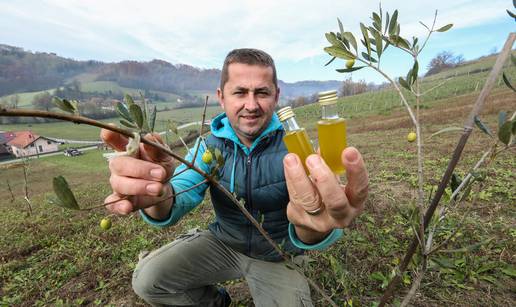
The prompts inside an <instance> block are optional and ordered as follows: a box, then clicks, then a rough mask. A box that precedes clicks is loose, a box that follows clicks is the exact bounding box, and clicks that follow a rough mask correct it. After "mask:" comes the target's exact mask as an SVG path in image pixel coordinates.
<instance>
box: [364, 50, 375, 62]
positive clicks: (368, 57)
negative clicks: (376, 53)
mask: <svg viewBox="0 0 516 307" xmlns="http://www.w3.org/2000/svg"><path fill="white" fill-rule="evenodd" d="M362 57H364V59H366V60H367V61H369V62H373V63H377V62H378V61H377V60H376V59H375V58H373V57H372V56H369V55H368V54H367V53H365V52H362Z"/></svg>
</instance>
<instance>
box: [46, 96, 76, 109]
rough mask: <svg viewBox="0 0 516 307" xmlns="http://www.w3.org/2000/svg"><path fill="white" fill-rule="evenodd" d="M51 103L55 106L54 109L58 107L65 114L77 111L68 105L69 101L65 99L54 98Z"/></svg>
mask: <svg viewBox="0 0 516 307" xmlns="http://www.w3.org/2000/svg"><path fill="white" fill-rule="evenodd" d="M52 102H53V103H54V105H56V107H58V108H59V109H61V110H63V111H65V112H68V113H76V111H77V108H76V107H74V105H72V104H71V103H70V101H68V100H66V99H60V98H59V97H54V98H52Z"/></svg>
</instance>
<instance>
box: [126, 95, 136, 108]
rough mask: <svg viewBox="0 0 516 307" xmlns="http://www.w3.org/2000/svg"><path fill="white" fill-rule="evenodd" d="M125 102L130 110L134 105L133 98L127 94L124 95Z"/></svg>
mask: <svg viewBox="0 0 516 307" xmlns="http://www.w3.org/2000/svg"><path fill="white" fill-rule="evenodd" d="M124 99H125V102H126V103H127V106H128V107H129V108H130V107H131V106H132V105H133V104H134V100H133V97H131V95H129V94H125V95H124Z"/></svg>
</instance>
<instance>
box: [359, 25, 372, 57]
mask: <svg viewBox="0 0 516 307" xmlns="http://www.w3.org/2000/svg"><path fill="white" fill-rule="evenodd" d="M360 30H361V31H362V36H364V41H363V42H362V43H364V46H365V47H366V48H367V54H368V55H370V54H371V42H370V40H369V34H368V33H367V28H366V26H365V25H364V24H363V23H360Z"/></svg>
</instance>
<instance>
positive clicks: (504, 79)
mask: <svg viewBox="0 0 516 307" xmlns="http://www.w3.org/2000/svg"><path fill="white" fill-rule="evenodd" d="M502 79H503V82H504V83H505V85H507V87H508V88H510V89H511V90H513V91H514V92H516V89H515V88H514V87H513V86H512V84H511V81H509V78H507V75H505V72H504V73H502Z"/></svg>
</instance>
